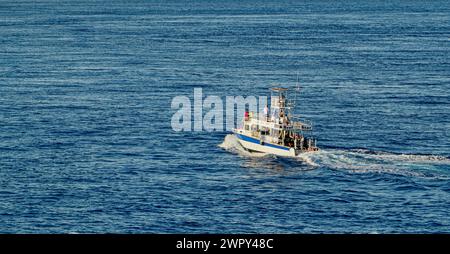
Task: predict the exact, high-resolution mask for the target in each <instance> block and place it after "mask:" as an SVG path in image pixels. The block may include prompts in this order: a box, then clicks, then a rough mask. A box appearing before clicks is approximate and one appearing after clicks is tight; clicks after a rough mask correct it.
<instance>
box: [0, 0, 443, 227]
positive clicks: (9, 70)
mask: <svg viewBox="0 0 450 254" xmlns="http://www.w3.org/2000/svg"><path fill="white" fill-rule="evenodd" d="M449 13H450V3H449V2H448V1H431V2H421V1H407V0H405V1H290V0H283V1H275V0H267V1H193V0H188V1H181V0H180V1H163V0H160V1H124V0H123V1H117V0H115V1H105V0H99V1H57V0H48V1H21V0H19V1H9V0H6V1H5V0H2V1H0V232H1V233H103V232H108V233H415V232H420V233H431V232H432V233H435V232H447V233H448V232H450V133H449V129H450V61H449V59H450V15H449ZM297 73H298V75H299V80H300V83H301V86H302V90H301V91H302V94H301V96H302V97H301V100H300V102H299V103H300V105H299V106H300V107H299V109H298V113H302V114H303V115H304V116H306V117H308V118H309V119H311V120H312V121H313V122H314V124H315V134H316V136H317V137H318V146H319V147H320V148H321V149H322V150H321V151H320V152H319V153H315V154H305V155H302V156H301V157H300V158H298V159H286V158H276V157H272V156H266V157H253V156H249V155H248V154H246V153H245V152H243V151H241V150H240V149H239V147H238V145H237V143H236V140H234V139H233V137H232V136H229V133H227V132H211V133H207V132H174V131H173V130H172V129H171V126H170V120H171V117H172V114H173V113H174V110H172V109H171V108H170V106H171V100H172V98H173V97H175V96H177V95H186V96H190V97H192V94H193V88H194V87H201V88H202V89H203V92H204V94H205V95H218V96H222V97H224V96H229V95H232V96H236V95H245V96H247V95H267V93H268V88H269V87H270V84H272V83H281V84H283V85H288V86H293V85H294V84H295V81H296V78H297Z"/></svg>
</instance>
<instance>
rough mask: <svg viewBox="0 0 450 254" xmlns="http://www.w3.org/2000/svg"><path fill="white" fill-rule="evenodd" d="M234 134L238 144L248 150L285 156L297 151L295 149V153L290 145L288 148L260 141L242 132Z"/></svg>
mask: <svg viewBox="0 0 450 254" xmlns="http://www.w3.org/2000/svg"><path fill="white" fill-rule="evenodd" d="M235 135H236V137H237V139H238V142H239V144H241V145H242V147H243V148H245V149H246V150H248V151H250V152H256V153H267V154H274V155H278V156H287V157H294V156H296V155H297V154H298V152H299V151H297V153H296V151H295V149H294V148H292V147H291V148H289V147H285V146H280V145H275V144H270V143H261V142H260V141H259V140H258V139H256V138H253V137H249V136H246V135H243V134H237V133H236V134H235Z"/></svg>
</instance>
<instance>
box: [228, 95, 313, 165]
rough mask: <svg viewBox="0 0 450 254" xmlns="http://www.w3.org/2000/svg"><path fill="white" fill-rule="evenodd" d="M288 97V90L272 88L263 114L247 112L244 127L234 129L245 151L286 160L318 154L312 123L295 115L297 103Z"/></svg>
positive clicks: (242, 125)
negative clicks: (305, 154) (287, 158)
mask: <svg viewBox="0 0 450 254" xmlns="http://www.w3.org/2000/svg"><path fill="white" fill-rule="evenodd" d="M288 95H289V89H288V88H283V87H273V88H271V96H270V105H269V106H266V107H265V108H264V112H261V113H260V114H258V113H255V112H248V111H246V112H245V114H244V118H243V122H242V124H241V125H240V126H239V127H238V128H235V129H233V133H234V135H235V136H236V137H237V139H238V142H239V143H240V144H241V145H242V147H243V148H244V149H245V150H247V151H249V152H252V153H265V154H274V155H278V156H287V157H293V156H297V155H299V154H300V153H304V152H315V151H318V150H319V148H318V147H317V146H316V143H317V140H316V139H315V138H314V136H313V134H312V131H313V126H312V123H311V121H309V120H307V119H303V118H302V117H300V116H298V115H294V114H293V109H294V107H295V100H294V101H291V100H290V99H289V98H288ZM295 97H296V93H295Z"/></svg>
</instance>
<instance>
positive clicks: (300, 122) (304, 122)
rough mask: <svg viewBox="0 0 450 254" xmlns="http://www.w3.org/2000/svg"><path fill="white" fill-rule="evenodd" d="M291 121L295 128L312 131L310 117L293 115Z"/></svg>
mask: <svg viewBox="0 0 450 254" xmlns="http://www.w3.org/2000/svg"><path fill="white" fill-rule="evenodd" d="M291 121H292V127H294V129H299V130H302V131H311V130H312V129H313V125H312V122H311V121H310V120H308V119H305V118H302V117H299V116H291Z"/></svg>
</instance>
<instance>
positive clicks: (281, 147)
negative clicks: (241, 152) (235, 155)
mask: <svg viewBox="0 0 450 254" xmlns="http://www.w3.org/2000/svg"><path fill="white" fill-rule="evenodd" d="M236 135H237V137H238V138H239V139H241V140H244V141H247V142H251V143H255V144H258V145H261V144H260V142H259V139H256V138H252V137H249V136H245V135H242V134H236ZM263 146H268V147H272V148H276V149H281V150H285V151H289V148H287V147H283V146H277V145H273V144H269V143H264V145H263Z"/></svg>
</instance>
